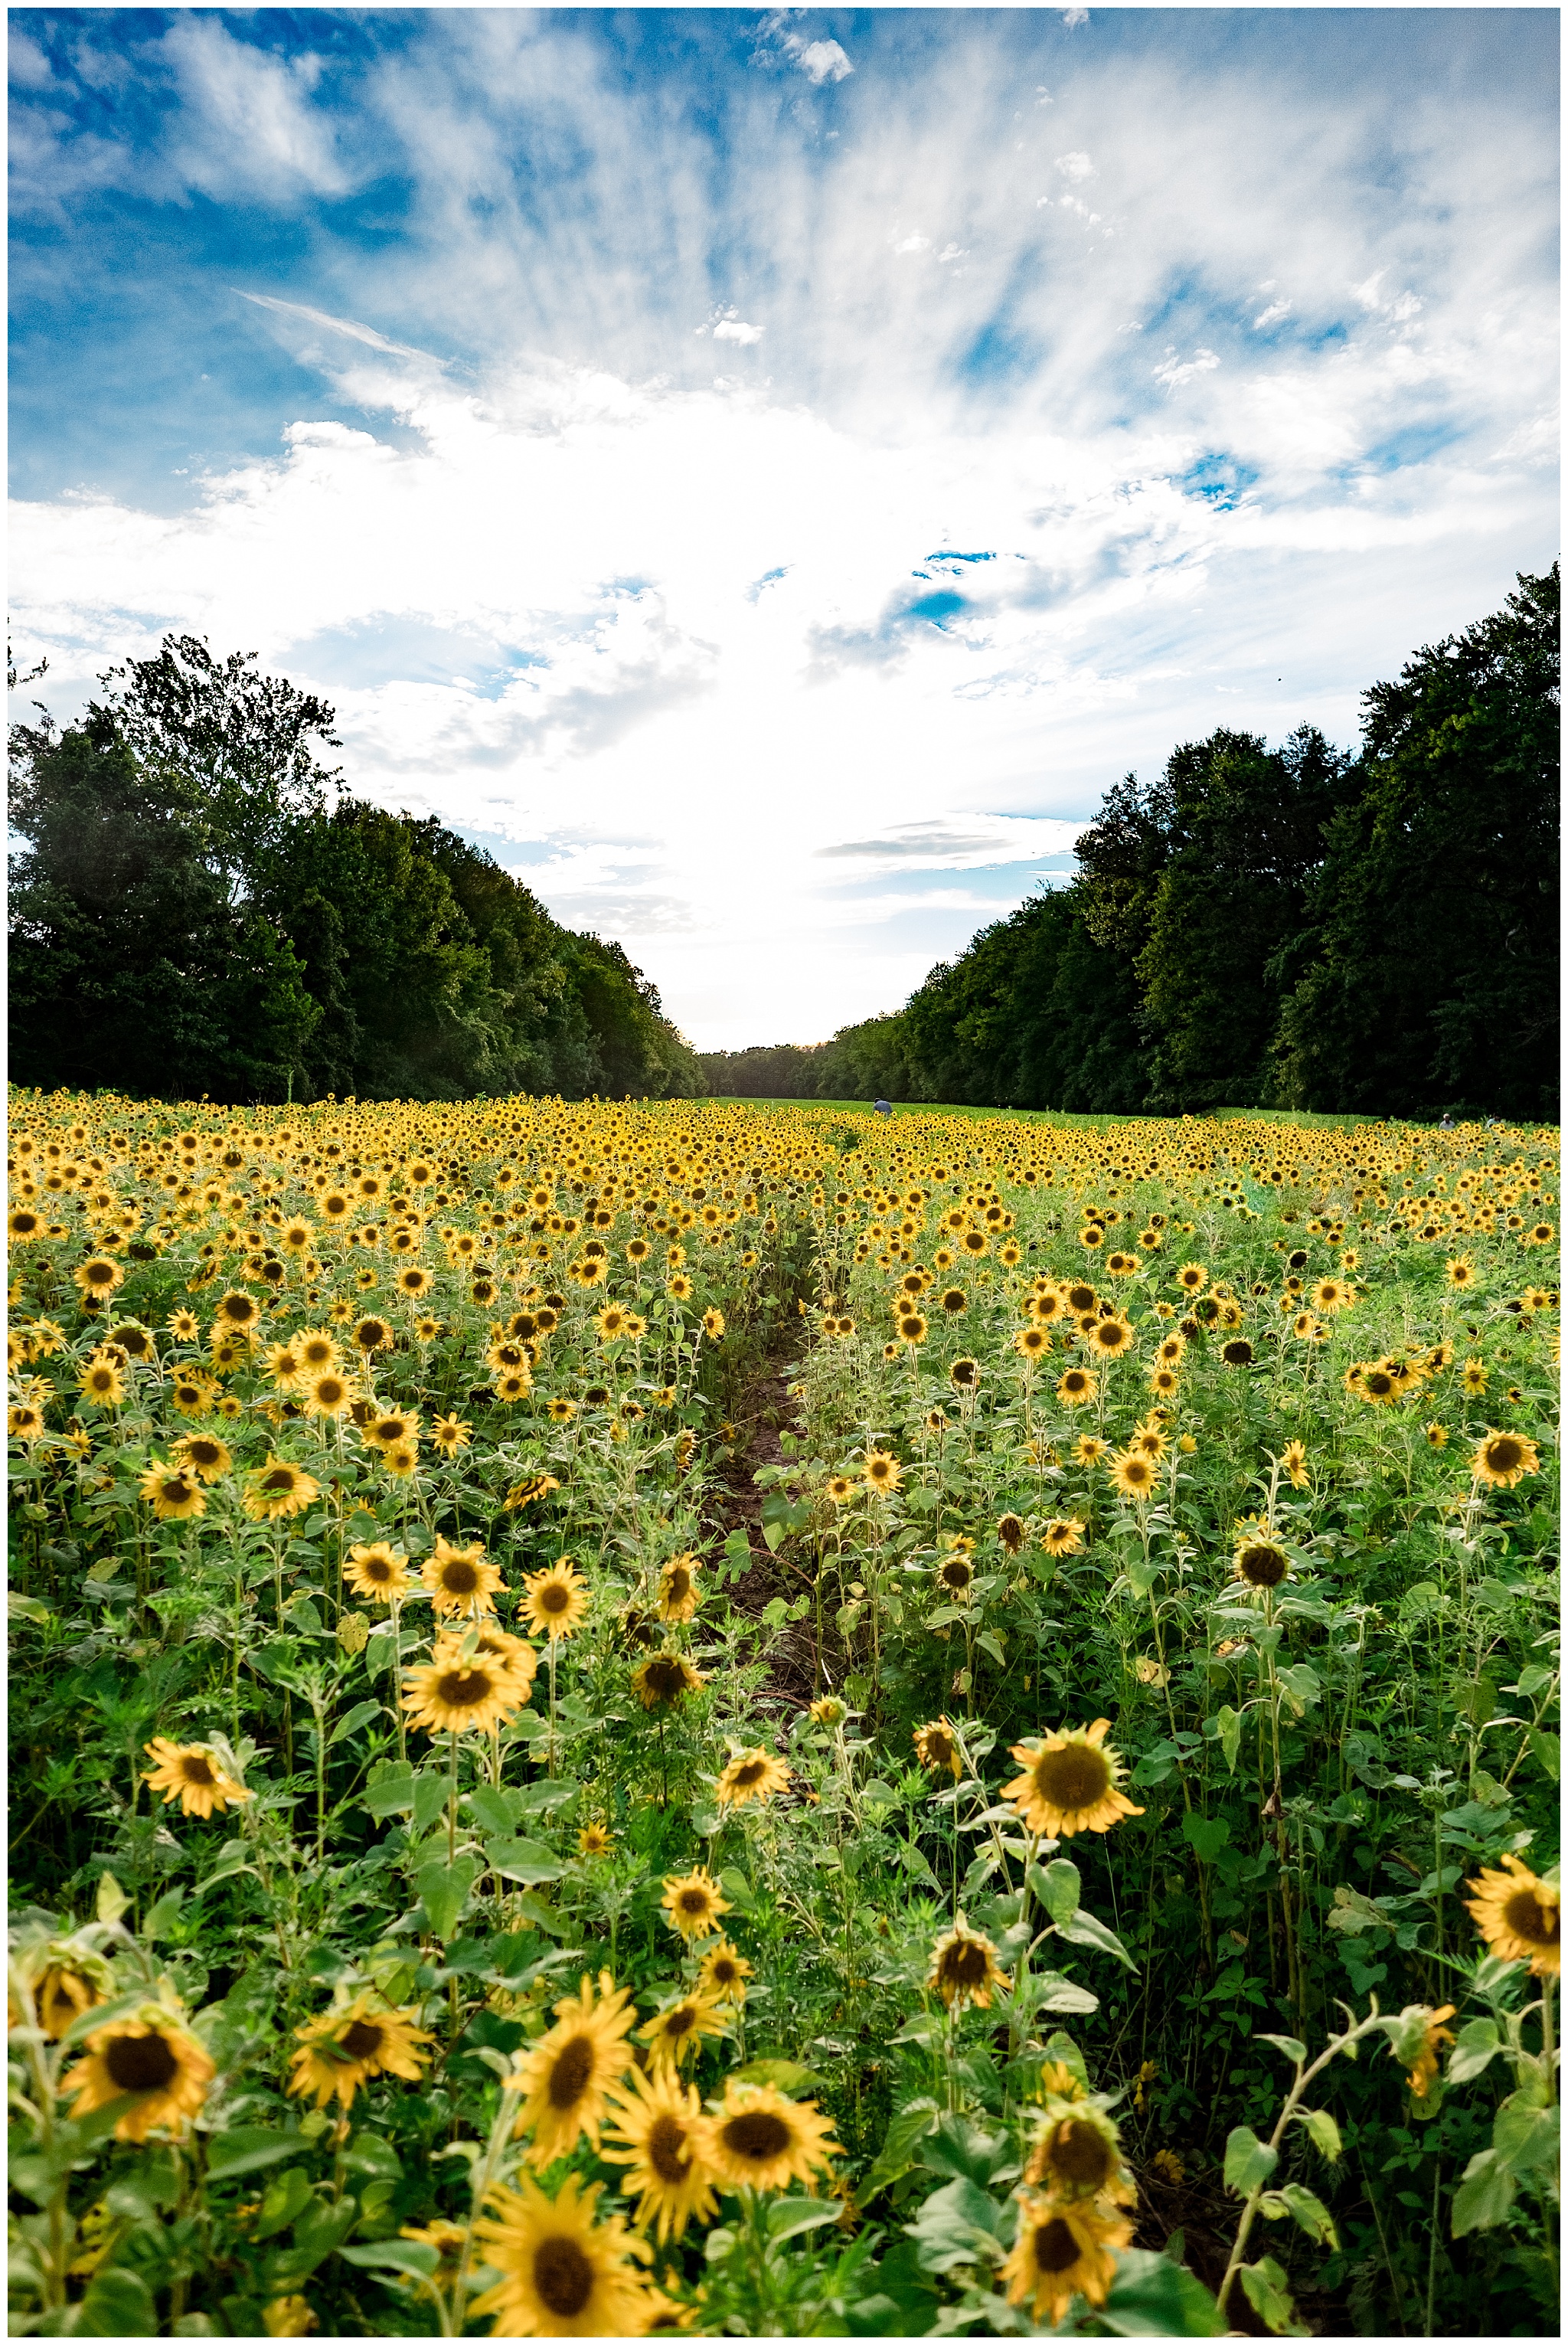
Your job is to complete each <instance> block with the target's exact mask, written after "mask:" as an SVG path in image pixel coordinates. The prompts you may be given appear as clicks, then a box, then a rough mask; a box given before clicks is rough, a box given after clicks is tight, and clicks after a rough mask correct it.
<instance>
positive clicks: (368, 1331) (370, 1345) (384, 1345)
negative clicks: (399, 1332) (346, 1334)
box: [354, 1314, 396, 1353]
mask: <svg viewBox="0 0 1568 2345" xmlns="http://www.w3.org/2000/svg"><path fill="white" fill-rule="evenodd" d="M395 1340H396V1337H395V1335H394V1332H393V1330H392V1329H391V1328H390V1327H389V1325H387V1322H386V1321H385V1320H384V1319H378V1318H376V1317H375V1316H374V1315H373V1314H372V1315H371V1316H369V1318H365V1319H361V1320H359V1323H358V1324H357V1325H356V1326H355V1329H354V1341H355V1343H356V1344H358V1345H359V1349H360V1351H361V1352H367V1353H369V1352H385V1351H389V1349H390V1347H391V1345H392V1344H393V1343H394V1342H395Z"/></svg>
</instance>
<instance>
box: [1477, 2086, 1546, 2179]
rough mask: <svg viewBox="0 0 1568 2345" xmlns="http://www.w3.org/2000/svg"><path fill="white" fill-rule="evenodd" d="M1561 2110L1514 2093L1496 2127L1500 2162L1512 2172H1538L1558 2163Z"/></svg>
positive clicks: (1494, 2135)
mask: <svg viewBox="0 0 1568 2345" xmlns="http://www.w3.org/2000/svg"><path fill="white" fill-rule="evenodd" d="M1561 2115H1562V2113H1561V2111H1560V2110H1559V2109H1558V2108H1557V2107H1556V2106H1553V2107H1551V2108H1546V2109H1543V2108H1542V2107H1540V2106H1538V2105H1537V2104H1535V2103H1533V2102H1531V2101H1528V2100H1526V2099H1525V2097H1524V2096H1523V2095H1522V2094H1521V2093H1514V2094H1512V2095H1511V2096H1510V2097H1509V2098H1508V2099H1507V2100H1506V2101H1504V2102H1503V2104H1502V2107H1501V2108H1500V2109H1499V2110H1498V2112H1497V2117H1496V2120H1495V2122H1494V2124H1493V2126H1492V2148H1493V2149H1494V2150H1495V2151H1496V2153H1497V2162H1498V2164H1499V2165H1500V2166H1502V2167H1506V2168H1507V2170H1508V2172H1509V2173H1510V2174H1531V2173H1538V2172H1540V2171H1541V2170H1542V2168H1543V2167H1554V2166H1555V2165H1556V2163H1557V2153H1558V2143H1559V2137H1560V2135H1561V2130H1562V2127H1561Z"/></svg>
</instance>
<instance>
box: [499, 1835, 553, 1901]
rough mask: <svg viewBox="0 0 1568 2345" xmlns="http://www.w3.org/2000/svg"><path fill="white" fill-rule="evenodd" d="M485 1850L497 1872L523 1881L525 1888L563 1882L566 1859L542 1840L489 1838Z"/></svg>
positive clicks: (510, 1879)
mask: <svg viewBox="0 0 1568 2345" xmlns="http://www.w3.org/2000/svg"><path fill="white" fill-rule="evenodd" d="M484 1853H485V1856H486V1859H487V1860H488V1862H489V1863H490V1864H491V1867H492V1868H493V1869H494V1871H495V1872H497V1873H504V1874H505V1876H506V1878H507V1880H508V1881H521V1883H522V1885H523V1887H524V1888H525V1889H537V1888H538V1887H539V1886H540V1884H541V1883H543V1882H546V1881H559V1880H560V1879H561V1875H562V1873H564V1872H565V1871H566V1864H565V1861H564V1859H562V1858H561V1857H559V1856H557V1855H556V1853H555V1852H554V1851H553V1849H549V1848H546V1847H545V1845H544V1843H543V1842H542V1841H539V1840H487V1841H486V1843H485V1844H484Z"/></svg>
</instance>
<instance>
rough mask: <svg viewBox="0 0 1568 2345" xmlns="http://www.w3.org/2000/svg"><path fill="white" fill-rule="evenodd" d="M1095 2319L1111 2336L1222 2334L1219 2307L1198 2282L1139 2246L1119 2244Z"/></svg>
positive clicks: (1161, 2257) (1169, 2262) (1189, 2273)
mask: <svg viewBox="0 0 1568 2345" xmlns="http://www.w3.org/2000/svg"><path fill="white" fill-rule="evenodd" d="M1095 2320H1096V2323H1097V2325H1098V2327H1100V2328H1103V2329H1108V2330H1109V2331H1110V2333H1111V2335H1112V2336H1113V2337H1222V2336H1223V2335H1224V2334H1225V2322H1224V2321H1223V2320H1222V2319H1221V2318H1220V2313H1219V2306H1218V2305H1217V2304H1216V2303H1215V2301H1214V2299H1213V2298H1212V2297H1211V2296H1210V2295H1209V2290H1208V2289H1206V2288H1205V2287H1204V2285H1203V2282H1202V2281H1201V2280H1200V2279H1195V2278H1194V2277H1193V2275H1192V2273H1191V2272H1189V2271H1186V2270H1184V2269H1182V2267H1181V2265H1180V2264H1179V2263H1177V2262H1174V2261H1173V2260H1172V2259H1171V2258H1170V2257H1169V2256H1168V2255H1155V2254H1151V2253H1150V2252H1149V2251H1148V2249H1145V2248H1124V2249H1122V2250H1121V2252H1120V2253H1119V2254H1118V2257H1117V2259H1116V2278H1115V2279H1113V2280H1112V2282H1111V2284H1110V2292H1109V2294H1108V2296H1107V2298H1106V2300H1105V2302H1104V2304H1103V2305H1099V2306H1098V2307H1097V2308H1096V2311H1095Z"/></svg>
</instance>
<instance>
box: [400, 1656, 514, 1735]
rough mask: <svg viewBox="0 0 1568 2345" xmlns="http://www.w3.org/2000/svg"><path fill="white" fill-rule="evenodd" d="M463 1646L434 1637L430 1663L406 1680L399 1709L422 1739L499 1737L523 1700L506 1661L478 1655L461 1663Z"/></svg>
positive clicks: (413, 1672) (508, 1662)
mask: <svg viewBox="0 0 1568 2345" xmlns="http://www.w3.org/2000/svg"><path fill="white" fill-rule="evenodd" d="M466 1641H467V1640H466V1639H464V1638H462V1637H455V1636H450V1635H447V1636H442V1637H438V1638H437V1639H436V1641H435V1643H434V1644H433V1645H432V1646H431V1648H430V1660H428V1661H427V1662H425V1663H424V1664H423V1666H422V1667H420V1668H419V1669H414V1670H409V1672H408V1674H407V1677H406V1680H405V1685H406V1689H407V1690H406V1691H405V1692H404V1695H403V1708H404V1709H405V1710H406V1711H408V1713H409V1723H410V1725H411V1726H420V1727H423V1729H424V1731H425V1732H426V1733H427V1734H446V1733H452V1734H495V1733H498V1732H499V1731H500V1730H501V1726H502V1725H503V1724H504V1722H505V1721H506V1720H507V1719H509V1718H510V1717H511V1713H512V1711H514V1710H521V1707H522V1704H523V1702H524V1700H526V1698H527V1688H526V1687H525V1686H523V1685H521V1683H520V1682H519V1680H518V1677H517V1673H516V1672H515V1670H513V1669H512V1668H511V1663H510V1660H508V1659H506V1658H505V1657H504V1656H503V1657H501V1658H499V1659H498V1658H496V1657H491V1658H488V1659H487V1658H486V1657H485V1656H484V1655H482V1654H481V1653H479V1652H478V1651H475V1652H473V1653H470V1654H469V1655H467V1657H466V1658H465V1655H464V1650H463V1649H464V1645H465V1643H466Z"/></svg>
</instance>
